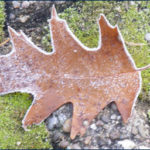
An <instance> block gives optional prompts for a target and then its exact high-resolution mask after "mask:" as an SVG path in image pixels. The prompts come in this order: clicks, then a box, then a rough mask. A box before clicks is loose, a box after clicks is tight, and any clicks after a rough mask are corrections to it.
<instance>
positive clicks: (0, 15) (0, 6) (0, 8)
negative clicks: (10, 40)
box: [0, 1, 5, 42]
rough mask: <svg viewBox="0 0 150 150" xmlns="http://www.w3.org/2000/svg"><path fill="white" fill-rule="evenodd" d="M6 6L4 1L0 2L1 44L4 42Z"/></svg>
mask: <svg viewBox="0 0 150 150" xmlns="http://www.w3.org/2000/svg"><path fill="white" fill-rule="evenodd" d="M4 7H5V4H4V2H3V1H0V42H2V40H3V38H4V31H3V27H4V22H5V12H4Z"/></svg>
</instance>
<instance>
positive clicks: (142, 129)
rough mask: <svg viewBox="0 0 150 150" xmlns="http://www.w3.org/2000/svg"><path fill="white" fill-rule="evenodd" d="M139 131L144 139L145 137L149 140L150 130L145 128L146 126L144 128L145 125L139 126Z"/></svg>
mask: <svg viewBox="0 0 150 150" xmlns="http://www.w3.org/2000/svg"><path fill="white" fill-rule="evenodd" d="M138 130H139V133H140V135H141V136H142V137H144V138H147V137H148V134H149V132H148V130H147V129H146V128H145V126H144V124H143V123H141V124H139V126H138Z"/></svg>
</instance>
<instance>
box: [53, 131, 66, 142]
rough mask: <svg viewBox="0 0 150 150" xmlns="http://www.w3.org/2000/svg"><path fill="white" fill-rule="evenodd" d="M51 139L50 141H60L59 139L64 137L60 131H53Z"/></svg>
mask: <svg viewBox="0 0 150 150" xmlns="http://www.w3.org/2000/svg"><path fill="white" fill-rule="evenodd" d="M51 139H52V141H54V142H56V141H60V140H62V139H64V135H63V134H62V133H60V132H55V133H54V134H53V137H52V138H51Z"/></svg>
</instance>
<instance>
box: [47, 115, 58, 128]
mask: <svg viewBox="0 0 150 150" xmlns="http://www.w3.org/2000/svg"><path fill="white" fill-rule="evenodd" d="M57 123H58V119H57V117H56V116H53V117H51V118H49V119H48V130H52V129H53V128H54V127H55V126H56V125H57Z"/></svg>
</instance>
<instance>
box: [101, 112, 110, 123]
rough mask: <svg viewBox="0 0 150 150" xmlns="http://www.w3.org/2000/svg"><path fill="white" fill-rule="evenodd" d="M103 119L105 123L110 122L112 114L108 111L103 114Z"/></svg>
mask: <svg viewBox="0 0 150 150" xmlns="http://www.w3.org/2000/svg"><path fill="white" fill-rule="evenodd" d="M101 120H102V121H103V122H105V123H108V122H109V121H110V115H109V114H108V113H106V114H103V115H102V117H101Z"/></svg>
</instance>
